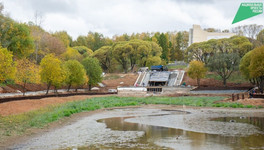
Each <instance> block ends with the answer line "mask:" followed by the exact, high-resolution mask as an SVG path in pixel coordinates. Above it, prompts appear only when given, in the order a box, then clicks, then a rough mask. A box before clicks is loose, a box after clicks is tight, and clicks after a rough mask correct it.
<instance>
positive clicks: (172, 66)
mask: <svg viewBox="0 0 264 150" xmlns="http://www.w3.org/2000/svg"><path fill="white" fill-rule="evenodd" d="M167 67H168V69H185V68H187V65H168V66H167Z"/></svg>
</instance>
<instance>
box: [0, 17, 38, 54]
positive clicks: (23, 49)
mask: <svg viewBox="0 0 264 150" xmlns="http://www.w3.org/2000/svg"><path fill="white" fill-rule="evenodd" d="M0 26H1V30H0V43H1V45H2V47H4V48H7V49H8V50H10V51H12V52H13V55H14V56H16V57H18V58H23V57H27V56H29V55H30V54H31V53H33V52H34V42H33V39H32V38H31V36H30V30H29V27H28V26H27V25H26V24H20V23H16V22H14V21H13V20H12V19H9V18H5V17H3V16H2V17H1V19H0Z"/></svg>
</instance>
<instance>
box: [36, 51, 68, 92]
mask: <svg viewBox="0 0 264 150" xmlns="http://www.w3.org/2000/svg"><path fill="white" fill-rule="evenodd" d="M40 77H41V81H42V82H43V83H46V84H47V92H46V95H47V94H48V93H49V89H50V86H54V87H55V89H57V88H58V87H59V86H60V85H62V83H63V81H64V80H65V79H66V73H65V71H64V70H63V68H62V63H61V61H60V60H59V59H58V58H57V57H55V55H54V54H48V55H46V56H45V57H44V58H43V59H42V60H41V62H40Z"/></svg>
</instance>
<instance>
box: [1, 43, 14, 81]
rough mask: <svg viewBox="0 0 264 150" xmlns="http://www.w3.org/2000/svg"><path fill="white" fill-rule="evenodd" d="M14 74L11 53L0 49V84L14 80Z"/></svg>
mask: <svg viewBox="0 0 264 150" xmlns="http://www.w3.org/2000/svg"><path fill="white" fill-rule="evenodd" d="M15 73H16V67H15V63H14V62H13V55H12V52H10V51H8V50H7V49H6V48H1V47H0V83H2V82H4V81H5V80H7V79H14V77H15Z"/></svg>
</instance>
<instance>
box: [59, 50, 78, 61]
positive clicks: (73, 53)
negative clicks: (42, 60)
mask: <svg viewBox="0 0 264 150" xmlns="http://www.w3.org/2000/svg"><path fill="white" fill-rule="evenodd" d="M61 57H62V59H63V60H65V61H67V60H78V61H81V60H82V58H83V57H82V55H81V54H80V53H79V52H78V50H76V49H73V48H71V47H68V48H67V51H66V52H65V53H63V54H62V56H61Z"/></svg>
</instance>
